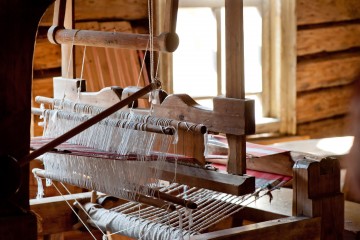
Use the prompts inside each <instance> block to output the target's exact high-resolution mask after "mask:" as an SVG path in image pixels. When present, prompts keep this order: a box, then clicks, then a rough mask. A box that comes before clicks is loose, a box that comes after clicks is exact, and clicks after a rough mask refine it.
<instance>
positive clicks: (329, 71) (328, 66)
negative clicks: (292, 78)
mask: <svg viewBox="0 0 360 240" xmlns="http://www.w3.org/2000/svg"><path fill="white" fill-rule="evenodd" d="M359 76H360V53H359V52H355V53H347V54H337V55H335V56H333V57H328V58H321V59H316V60H315V59H308V60H305V61H299V62H298V64H297V83H296V87H297V91H298V92H301V91H308V90H312V89H317V88H324V87H332V86H339V85H345V84H348V83H351V82H353V81H354V80H356V79H357V78H358V77H359Z"/></svg>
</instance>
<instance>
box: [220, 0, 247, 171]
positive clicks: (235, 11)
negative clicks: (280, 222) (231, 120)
mask: <svg viewBox="0 0 360 240" xmlns="http://www.w3.org/2000/svg"><path fill="white" fill-rule="evenodd" d="M225 32H226V34H225V36H226V39H225V46H226V97H228V98H238V99H244V98H245V87H244V39H243V38H244V37H243V34H244V33H243V0H226V1H225ZM226 137H227V139H228V143H229V161H228V166H227V170H228V172H229V173H233V174H245V173H246V138H245V135H242V136H237V135H232V134H227V135H226Z"/></svg>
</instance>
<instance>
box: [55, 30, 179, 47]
mask: <svg viewBox="0 0 360 240" xmlns="http://www.w3.org/2000/svg"><path fill="white" fill-rule="evenodd" d="M48 39H49V41H50V42H52V43H54V44H72V45H80V46H93V47H105V48H126V49H135V50H150V49H152V50H154V51H161V52H173V51H175V50H176V49H177V47H178V45H179V38H178V36H177V34H175V33H162V34H160V35H158V36H154V37H153V46H150V36H149V35H148V34H135V33H123V32H104V31H94V30H78V29H58V28H57V27H51V28H50V29H49V32H48ZM151 47H152V48H151Z"/></svg>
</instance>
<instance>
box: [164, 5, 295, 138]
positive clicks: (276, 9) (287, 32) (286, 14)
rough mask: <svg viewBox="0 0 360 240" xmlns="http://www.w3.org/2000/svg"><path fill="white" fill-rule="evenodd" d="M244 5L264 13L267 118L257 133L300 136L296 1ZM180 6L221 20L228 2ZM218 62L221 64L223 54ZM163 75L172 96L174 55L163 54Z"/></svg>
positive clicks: (263, 60)
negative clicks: (205, 11) (203, 10)
mask: <svg viewBox="0 0 360 240" xmlns="http://www.w3.org/2000/svg"><path fill="white" fill-rule="evenodd" d="M225 1H226V0H225ZM164 2H165V1H163V0H158V2H157V5H158V7H159V12H158V15H157V19H158V24H157V28H158V30H159V31H158V32H161V28H162V26H161V24H160V23H161V22H162V21H161V20H162V19H163V13H161V12H163V11H162V10H164V9H165V6H164V5H165V4H164ZM243 2H244V6H249V5H250V6H253V5H255V6H261V8H262V10H263V12H262V17H263V25H262V26H263V29H262V30H263V33H262V38H263V40H262V41H263V48H262V68H263V70H262V76H263V93H262V104H263V115H264V116H267V117H264V118H263V119H257V122H256V133H280V134H296V11H295V6H296V0H244V1H243ZM180 7H211V8H213V11H214V13H215V16H216V17H217V18H218V17H220V8H221V7H224V0H197V1H193V0H180V1H179V8H180ZM217 22H219V21H217ZM219 46H221V28H219V25H218V49H219ZM218 52H219V51H218ZM217 60H218V64H221V51H220V53H218V56H217ZM220 66H221V65H220ZM218 69H221V67H220V68H218ZM159 74H160V76H161V79H162V81H163V84H164V85H163V86H164V89H165V90H166V91H168V92H169V93H172V92H173V91H172V89H173V85H172V54H168V53H162V54H160V73H159ZM221 74H222V73H221V70H218V93H219V92H221ZM164 80H165V81H164ZM202 99H203V97H202Z"/></svg>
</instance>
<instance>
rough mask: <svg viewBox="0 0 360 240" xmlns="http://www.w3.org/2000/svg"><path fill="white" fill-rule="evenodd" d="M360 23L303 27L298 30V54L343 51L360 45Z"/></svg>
mask: <svg viewBox="0 0 360 240" xmlns="http://www.w3.org/2000/svg"><path fill="white" fill-rule="evenodd" d="M359 35H360V23H356V24H346V25H340V26H336V25H335V26H333V25H331V24H329V25H328V26H326V27H322V28H314V29H303V30H298V32H297V46H296V47H297V55H298V56H303V55H307V54H314V53H320V52H335V51H342V50H346V49H350V48H354V47H360V38H359V37H358V36H359Z"/></svg>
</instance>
